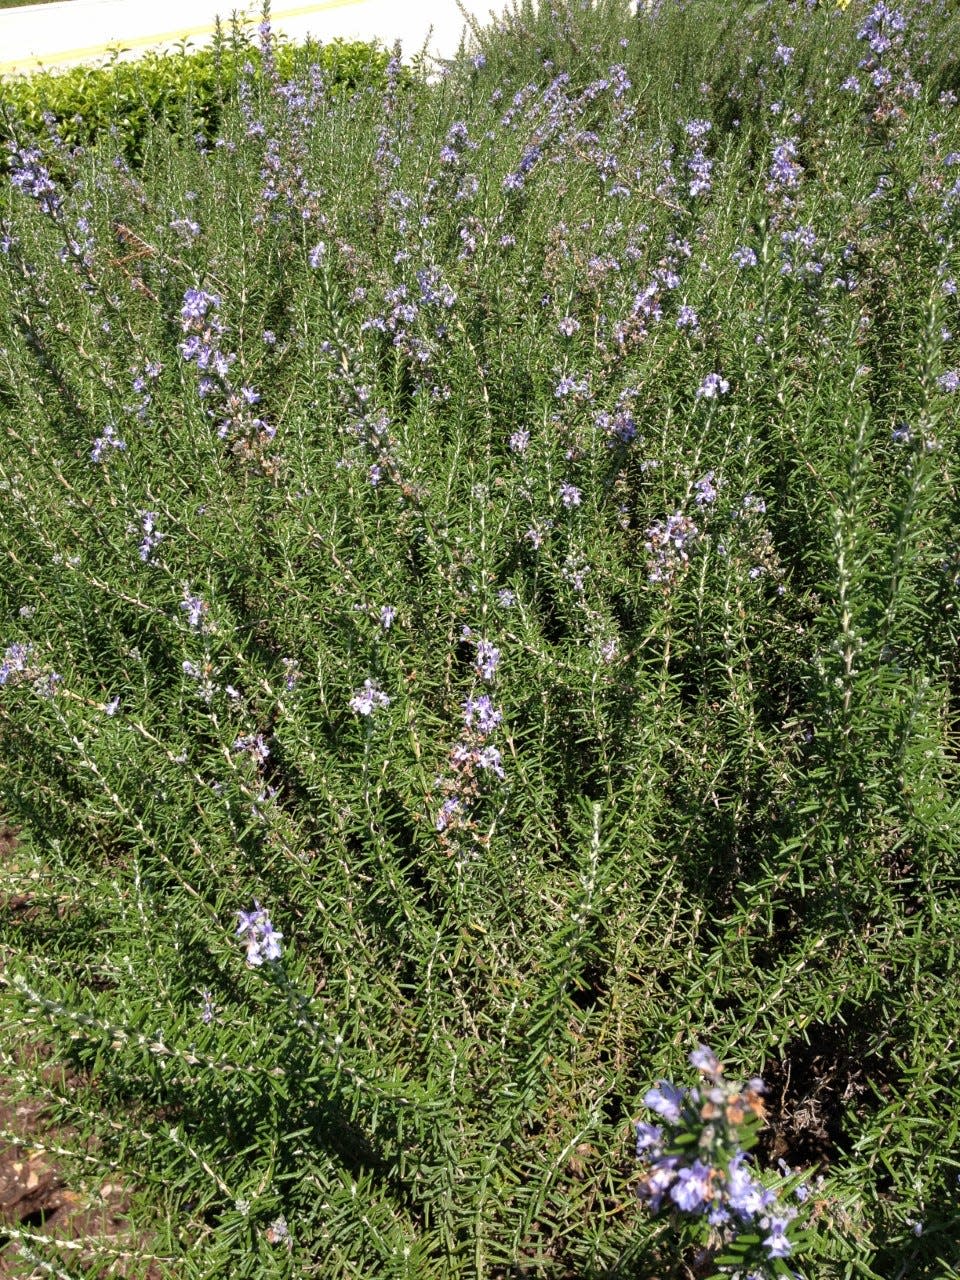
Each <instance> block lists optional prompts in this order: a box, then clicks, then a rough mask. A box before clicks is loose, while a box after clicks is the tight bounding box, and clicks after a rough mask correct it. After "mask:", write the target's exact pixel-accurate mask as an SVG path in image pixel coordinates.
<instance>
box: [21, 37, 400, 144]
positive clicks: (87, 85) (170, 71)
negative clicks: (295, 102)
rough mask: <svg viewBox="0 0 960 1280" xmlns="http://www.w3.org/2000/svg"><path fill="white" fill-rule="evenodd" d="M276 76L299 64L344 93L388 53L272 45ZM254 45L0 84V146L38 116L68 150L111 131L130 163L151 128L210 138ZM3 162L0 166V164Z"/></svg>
mask: <svg viewBox="0 0 960 1280" xmlns="http://www.w3.org/2000/svg"><path fill="white" fill-rule="evenodd" d="M275 51H276V63H277V72H278V74H279V75H280V77H281V78H283V79H286V78H288V77H290V76H292V75H294V74H295V73H296V72H297V71H302V69H303V67H304V66H305V65H309V64H313V65H316V66H319V67H320V68H321V69H322V70H323V72H324V73H325V75H326V76H327V79H328V82H329V84H330V85H331V86H334V87H336V88H338V89H340V90H342V91H344V92H352V91H353V90H355V89H357V88H359V87H361V86H363V85H370V84H376V85H379V84H381V83H382V81H383V75H384V72H385V69H386V65H387V61H388V56H389V55H388V54H387V52H386V51H385V50H384V49H383V48H380V47H378V46H376V45H373V44H364V43H361V42H356V43H347V42H344V41H341V40H334V41H331V42H329V43H326V44H321V43H319V42H316V41H309V42H307V43H305V44H302V45H293V44H287V43H284V42H282V41H281V42H280V43H279V44H277V45H276V46H275ZM260 61H261V55H260V48H259V45H258V44H257V43H256V42H255V41H254V40H253V39H251V38H250V37H249V36H247V35H245V34H243V33H241V32H238V31H236V30H234V31H233V33H232V34H231V35H229V36H226V37H221V38H220V39H218V40H216V41H215V42H214V44H212V45H211V46H209V47H208V48H204V49H199V50H191V51H188V50H187V49H186V47H183V48H180V49H178V50H176V51H174V52H172V53H155V52H151V53H147V54H145V55H144V57H142V58H139V59H137V60H136V61H135V62H121V61H119V50H118V52H117V53H116V54H114V57H113V60H112V61H111V62H109V63H107V64H106V65H104V66H99V67H90V66H81V67H73V68H71V69H70V70H68V71H42V72H37V73H36V74H33V75H28V76H17V77H13V78H10V79H7V80H0V130H2V134H3V138H4V141H6V140H7V139H9V138H11V137H14V136H17V137H19V138H21V139H22V136H23V134H24V133H28V134H36V135H43V134H45V133H46V132H47V128H46V125H45V123H44V116H45V115H46V116H47V117H48V119H49V117H50V116H52V117H53V121H55V125H56V129H57V132H58V133H59V135H60V137H61V138H62V139H63V141H64V142H65V143H67V144H68V145H70V146H75V145H84V146H87V145H90V144H92V143H93V142H95V141H96V139H97V138H98V137H99V136H100V135H101V134H103V133H104V132H106V131H107V130H109V129H111V128H115V129H116V130H118V131H119V134H120V139H121V142H122V146H123V149H124V151H125V152H126V153H127V156H128V158H129V159H131V160H134V161H135V160H137V159H138V158H140V155H141V148H142V143H143V138H144V136H145V132H146V130H147V128H148V126H149V125H150V124H151V122H154V123H163V124H166V125H167V126H169V127H172V128H173V129H175V130H184V131H187V130H189V131H190V132H191V133H196V132H202V133H203V134H204V135H205V136H207V137H208V138H211V139H212V138H213V136H214V135H215V133H216V131H217V127H218V124H219V119H220V112H221V108H222V105H223V103H224V101H226V100H227V99H228V98H229V97H230V96H231V95H232V93H233V91H234V89H235V87H236V84H237V81H238V78H239V76H240V73H241V68H242V67H243V66H244V64H246V63H250V62H252V63H254V64H256V65H257V66H258V67H259V64H260ZM5 159H6V157H5V156H4V157H3V160H2V161H0V163H4V162H5Z"/></svg>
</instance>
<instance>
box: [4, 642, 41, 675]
mask: <svg viewBox="0 0 960 1280" xmlns="http://www.w3.org/2000/svg"><path fill="white" fill-rule="evenodd" d="M32 651H33V645H29V644H19V643H17V644H12V645H10V647H9V648H8V649H7V651H6V653H5V654H4V655H3V662H2V663H0V685H4V684H6V683H7V681H8V680H9V679H10V677H11V676H12V675H19V674H20V672H21V671H25V670H26V667H27V662H28V660H29V658H30V654H31V652H32Z"/></svg>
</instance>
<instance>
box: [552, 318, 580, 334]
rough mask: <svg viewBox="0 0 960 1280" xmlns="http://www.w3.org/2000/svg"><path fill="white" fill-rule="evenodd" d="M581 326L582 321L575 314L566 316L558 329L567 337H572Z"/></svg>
mask: <svg viewBox="0 0 960 1280" xmlns="http://www.w3.org/2000/svg"><path fill="white" fill-rule="evenodd" d="M579 328H580V321H579V320H577V319H576V317H575V316H564V317H563V319H562V320H561V321H560V323H559V324H558V325H557V329H558V330H559V331H560V333H562V334H563V336H564V337H565V338H572V337H573V335H574V334H575V333H576V332H577V330H578V329H579Z"/></svg>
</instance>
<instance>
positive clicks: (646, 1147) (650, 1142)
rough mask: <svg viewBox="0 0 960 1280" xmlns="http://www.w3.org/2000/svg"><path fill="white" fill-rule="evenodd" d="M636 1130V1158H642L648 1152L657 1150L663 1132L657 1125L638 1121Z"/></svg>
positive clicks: (661, 1140)
mask: <svg viewBox="0 0 960 1280" xmlns="http://www.w3.org/2000/svg"><path fill="white" fill-rule="evenodd" d="M636 1130H637V1155H638V1156H644V1155H646V1154H647V1153H648V1152H651V1151H658V1150H659V1148H660V1145H661V1143H662V1142H663V1130H662V1129H661V1127H660V1126H659V1125H658V1124H648V1122H647V1121H646V1120H639V1121H638V1122H637V1124H636Z"/></svg>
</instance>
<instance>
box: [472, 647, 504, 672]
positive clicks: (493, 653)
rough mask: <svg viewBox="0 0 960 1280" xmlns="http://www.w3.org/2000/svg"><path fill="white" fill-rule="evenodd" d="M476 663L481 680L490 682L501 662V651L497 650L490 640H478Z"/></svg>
mask: <svg viewBox="0 0 960 1280" xmlns="http://www.w3.org/2000/svg"><path fill="white" fill-rule="evenodd" d="M475 662H476V667H477V674H478V675H479V676H480V678H481V680H487V681H490V680H492V679H493V677H494V673H495V672H496V670H497V665H498V663H499V662H500V650H499V649H497V648H495V647H494V645H492V644H491V643H490V641H489V640H478V641H477V654H476V658H475Z"/></svg>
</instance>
